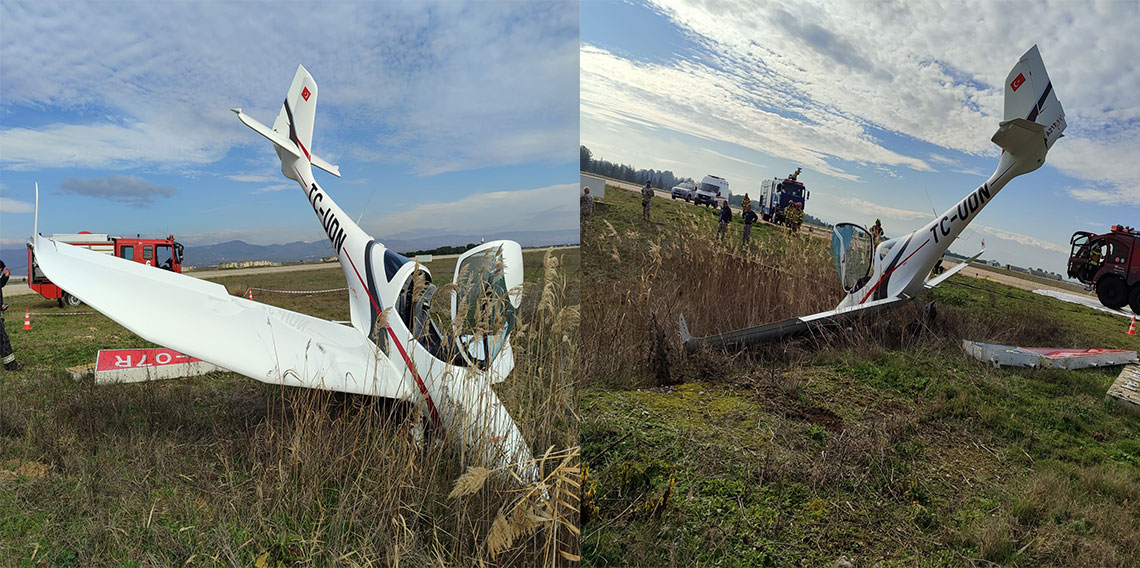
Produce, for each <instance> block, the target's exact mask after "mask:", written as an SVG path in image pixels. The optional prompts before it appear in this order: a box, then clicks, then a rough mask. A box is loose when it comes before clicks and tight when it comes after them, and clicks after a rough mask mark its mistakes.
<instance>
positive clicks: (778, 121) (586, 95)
mask: <svg viewBox="0 0 1140 568" xmlns="http://www.w3.org/2000/svg"><path fill="white" fill-rule="evenodd" d="M581 57H582V87H581V88H582V103H581V104H582V113H583V115H584V117H585V116H588V117H589V118H591V119H594V120H597V121H599V122H602V123H604V124H613V125H616V126H619V127H621V126H629V125H631V124H641V125H652V126H655V127H659V128H666V129H671V130H675V131H678V132H684V133H686V134H690V135H693V136H698V137H701V138H705V139H708V140H719V141H725V142H731V143H733V144H737V145H739V146H742V147H744V148H748V149H751V150H756V151H760V152H764V153H767V154H769V155H773V156H780V157H784V158H787V159H790V160H792V161H794V162H796V163H799V164H803V166H804V167H805V168H806V169H810V170H814V171H818V172H820V173H823V174H825V175H828V176H831V177H835V178H838V179H845V180H855V179H857V176H855V175H854V174H851V173H850V172H847V171H844V170H842V169H840V168H839V167H836V166H834V165H832V163H831V161H829V159H830V158H833V157H834V158H840V159H843V160H848V161H854V162H863V163H867V162H870V163H878V164H886V165H891V166H905V167H909V168H912V169H915V170H920V171H929V170H930V169H931V168H930V166H929V165H928V164H926V163H925V162H924V161H922V160H920V159H918V158H913V157H908V156H903V155H901V154H898V153H896V152H894V151H891V150H888V149H886V148H884V147H883V146H881V145H880V144H879V143H877V142H876V141H875V140H874V139H873V138H872V136H870V135H869V134H868V133H867V131H866V130H865V129H864V128H863V126H862V125H861V124H860V123H859V122H858V121H857V120H855V119H854V118H853V117H851V116H844V115H839V114H835V113H829V112H828V111H827V109H824V108H822V107H820V108H815V109H800V110H804V111H806V112H808V120H803V119H802V118H800V117H797V116H783V115H781V114H778V113H775V112H770V111H766V110H763V109H764V108H772V107H774V106H778V105H779V104H780V102H779V101H778V100H779V99H782V98H783V96H784V95H783V94H782V93H777V92H773V91H772V90H771V89H767V88H760V89H756V88H755V87H756V85H750V84H749V81H747V80H745V79H742V78H741V76H740V75H734V74H731V73H728V72H725V71H720V70H716V69H713V68H711V67H706V66H704V65H701V64H699V63H694V62H689V61H682V62H679V63H677V64H676V65H675V66H665V65H658V64H652V63H639V62H633V61H630V60H626V59H622V58H621V57H619V56H617V55H614V54H612V53H610V52H609V51H606V50H604V49H600V48H597V47H593V46H588V45H587V46H583V48H582V55H581ZM740 72H741V73H745V72H744V71H743V70H742V71H740Z"/></svg>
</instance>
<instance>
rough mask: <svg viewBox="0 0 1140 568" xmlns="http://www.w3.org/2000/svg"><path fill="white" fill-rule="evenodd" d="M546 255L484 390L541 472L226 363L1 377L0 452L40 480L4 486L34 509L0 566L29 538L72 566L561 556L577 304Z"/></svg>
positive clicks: (372, 405)
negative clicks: (159, 377)
mask: <svg viewBox="0 0 1140 568" xmlns="http://www.w3.org/2000/svg"><path fill="white" fill-rule="evenodd" d="M546 265H547V266H548V267H550V268H549V269H548V270H545V271H544V272H545V274H544V278H542V279H540V280H539V281H538V282H537V283H535V284H530V285H527V287H526V288H525V289H524V291H523V305H524V307H526V306H532V307H531V308H530V309H523V310H520V313H519V314H518V320H517V322H516V323H517V327H516V330H515V333H514V334H513V337H512V346H513V349H514V354H515V360H516V365H515V368H514V371H513V372H512V373H511V374H510V376H509V377H507V379H506V380H505V381H503V382H502V383H500V384H498V385H494V387H493V388H494V390H495V392H496V393H497V395H498V397H499V398H500V399H501V400H502V402H503V404H504V405H505V406H506V407H507V408H508V409H509V410H510V414H511V416H512V417H513V418H514V420H515V422H516V423H517V425H518V427H519V429H520V431H521V432H522V435H523V438H524V439H525V440H526V441H527V442H528V443H529V446H530V447H531V448H532V449H533V448H540V449H542V448H550V450H549V451H547V452H546V453H545V454H544V455H541V456H539V457H536V459H534V460H533V462H532V463H533V465H534V467H535V469H536V470H537V471H538V472H540V475H541V476H540V478H539V482H538V483H536V484H523V483H520V482H519V479H518V477H517V476H516V474H515V473H514V471H515V470H516V469H517V468H515V467H506V466H504V467H500V466H499V464H496V463H489V460H487V459H485V458H484V456H483V454H482V453H481V452H476V451H470V450H469V449H468V448H467V447H466V446H465V444H463V443H462V440H463V437H464V433H463V432H450V431H448V432H441V431H438V430H433V429H432V428H430V427H428V429H427V432H426V435H425V434H424V432H423V431H422V429H421V428H420V426H421V425H423V424H425V423H426V420H425V418H424V416H423V415H422V411H421V409H420V408H418V406H417V405H413V404H408V403H401V402H393V401H390V400H386V399H376V398H371V397H365V396H356V395H345V394H341V393H330V392H326V391H318V390H306V389H296V388H282V387H274V386H268V385H263V384H261V383H256V382H254V381H252V380H249V379H245V378H242V377H237V376H234V375H232V374H228V373H216V374H212V375H210V376H209V377H205V378H199V379H187V380H184V381H158V382H153V383H144V384H128V385H95V384H94V383H93V382H92V381H91V380H90V379H87V380H86V382H83V383H80V384H77V383H75V382H73V381H72V379H70V378H69V377H66V376H64V375H63V374H62V373H41V374H39V375H25V376H24V377H26V378H27V380H22V381H17V382H12V383H6V384H5V394H6V395H7V396H8V397H12V398H13V399H14V400H16V401H18V402H14V403H12V404H8V403H6V402H3V401H0V451H3V455H4V456H5V457H6V458H7V457H9V456H13V457H18V458H20V460H21V461H20V464H24V463H32V462H36V463H41V464H43V466H44V467H45V468H48V469H47V471H48V472H49V473H48V474H47V475H43V476H42V478H41V479H38V480H34V481H27V480H25V478H27V477H28V476H27V475H23V476H20V477H19V478H18V479H16V480H15V481H12V482H11V483H10V484H9V482H4V483H0V491H3V492H4V493H0V495H2V496H3V497H4V499H0V513H4V512H5V511H8V510H16V509H18V510H20V511H24V512H26V513H27V518H28V519H29V521H28V522H26V523H25V522H23V521H21V523H20V524H18V525H6V527H7V528H5V529H3V530H0V536H3V538H0V565H19V564H21V563H28V562H27V561H28V557H29V555H30V554H31V553H32V551H33V550H38V552H37V555H38V556H37V558H36V561H37V562H39V561H41V559H42V561H43V562H45V563H46V564H48V565H81V566H87V565H122V564H139V565H155V566H171V565H232V566H249V565H255V564H260V563H261V562H262V561H264V563H265V565H268V566H285V565H302V566H305V565H316V566H332V565H336V566H563V565H569V564H572V563H574V562H576V558H577V556H576V555H577V552H578V535H577V527H576V525H577V522H578V512H577V508H578V504H577V496H578V493H579V490H578V487H577V484H578V483H579V481H578V475H579V472H578V469H577V467H578V466H577V463H578V460H579V458H578V449H577V446H578V415H577V392H576V390H575V389H576V388H577V378H576V373H577V369H578V360H577V359H578V351H577V341H576V338H577V328H576V326H577V313H578V309H577V306H576V305H567V298H566V293H565V291H566V288H567V278H566V276H565V275H563V274H562V273H561V272H560V270H559V266H558V263H557V258H554V257H552V256H551V255H548V256H547V262H546ZM421 286H422V284H421ZM234 288H235V290H231V291H237V292H239V293H244V292H245V290H246V289H247V287H246V286H241V290H240V291H238V290H236V288H237V287H234ZM420 289H421V290H422V287H421V288H420ZM255 298H256V296H255ZM341 301H343V300H341ZM445 303H446V302H443V301H439V300H437V304H445ZM390 317H398V316H397V315H396V314H391V316H390ZM464 379H465V378H464V377H457V378H456V380H464ZM18 465H19V464H15V463H13V465H12V466H11V467H9V465H8V464H7V460H0V470H13V471H14V470H15V469H16V467H17V466H18ZM30 467H32V466H23V469H22V470H21V472H24V473H29V472H30V473H33V474H37V475H39V470H36V471H32V470H31V469H29V468H30ZM25 470H26V471H25ZM4 507H7V509H4ZM22 514H23V513H22ZM45 519H49V520H45ZM500 519H502V520H500ZM504 522H506V523H507V525H506V527H507V528H509V529H510V532H506V533H504V532H502V530H503V527H502V525H503V523H504ZM496 523H498V525H499V527H500V528H499V529H497V530H496V529H495V526H496ZM0 525H3V523H0ZM24 531H31V532H24ZM492 534H494V537H492ZM33 542H34V543H37V547H38V548H36V547H32V546H31V543H33ZM25 545H27V546H25Z"/></svg>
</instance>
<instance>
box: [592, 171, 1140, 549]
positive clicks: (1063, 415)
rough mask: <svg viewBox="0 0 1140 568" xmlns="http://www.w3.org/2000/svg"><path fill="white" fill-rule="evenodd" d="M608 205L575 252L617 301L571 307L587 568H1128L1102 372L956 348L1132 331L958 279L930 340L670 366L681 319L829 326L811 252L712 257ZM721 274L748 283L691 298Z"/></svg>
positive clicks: (1127, 461)
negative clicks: (985, 358) (1004, 359)
mask: <svg viewBox="0 0 1140 568" xmlns="http://www.w3.org/2000/svg"><path fill="white" fill-rule="evenodd" d="M606 201H608V202H610V203H609V206H608V207H606V208H603V209H601V210H600V211H599V212H598V214H596V215H595V217H594V218H593V219H591V220H590V221H589V222H588V223H586V224H584V225H583V235H582V238H583V248H584V251H583V254H584V255H585V257H584V263H583V277H584V281H586V282H602V281H604V279H612V280H614V282H615V283H614V284H613V285H612V286H599V285H595V286H587V287H586V288H585V289H584V295H583V314H584V315H583V318H584V319H583V352H584V360H583V369H584V373H585V376H586V379H585V380H586V383H585V386H584V391H583V394H582V403H581V404H582V410H581V413H582V451H583V458H584V460H585V461H586V462H587V463H588V465H589V477H588V481H587V495H588V497H589V502H587V503H584V505H583V506H584V509H585V511H586V513H587V515H588V522H587V524H585V526H584V527H583V544H582V547H583V555H584V557H585V563H586V564H587V565H593V566H631V565H632V566H673V565H676V566H688V565H702V566H764V565H769V566H790V565H809V566H827V565H834V564H835V562H836V561H837V559H838V558H839V557H840V556H846V557H847V558H849V559H851V560H853V561H855V562H856V563H857V565H858V566H873V565H878V564H877V563H879V562H882V565H884V566H896V565H897V566H914V565H919V566H945V565H957V566H974V565H987V564H990V563H993V564H997V565H1021V566H1073V565H1089V566H1092V565H1106V566H1134V565H1136V564H1137V563H1140V508H1137V507H1136V503H1137V499H1140V419H1137V417H1135V416H1133V415H1129V414H1127V413H1124V412H1122V411H1120V410H1118V409H1117V408H1116V407H1115V406H1113V405H1111V404H1107V403H1105V402H1104V393H1105V391H1106V390H1107V388H1108V386H1109V385H1110V384H1111V382H1112V381H1113V379H1114V378H1115V376H1116V373H1117V372H1118V371H1119V368H1114V369H1091V370H1081V371H1059V370H1030V369H1013V368H1003V369H993V368H991V367H988V366H986V365H983V364H981V363H979V362H978V361H976V360H973V359H971V358H969V357H967V356H966V355H965V354H964V353H963V352H962V350H961V347H960V345H961V340H962V339H971V340H981V341H993V342H999V343H1007V344H1017V345H1024V346H1059V347H1106V348H1107V347H1112V348H1124V349H1132V350H1136V349H1140V339H1138V338H1137V337H1130V336H1127V335H1126V334H1125V332H1126V330H1127V327H1128V322H1127V321H1126V320H1124V319H1122V318H1119V317H1116V316H1111V315H1108V314H1103V313H1100V312H1096V311H1094V310H1091V309H1087V308H1084V307H1081V306H1075V305H1071V304H1066V303H1063V302H1059V301H1056V300H1053V299H1050V298H1045V297H1042V296H1037V295H1034V294H1031V293H1027V292H1023V291H1019V290H1014V289H1011V288H1008V287H1005V286H1002V285H1000V284H997V283H994V282H989V281H984V280H974V279H970V278H965V277H960V276H956V277H953V278H952V279H951V280H950V281H948V282H947V283H945V284H944V285H943V286H941V287H939V288H938V289H936V290H935V291H933V293H932V295H931V296H932V299H934V300H936V306H937V308H938V316H937V317H936V318H935V319H934V320H932V321H921V319H920V318H919V312H918V311H917V310H915V309H913V308H911V307H907V308H904V309H902V310H899V311H898V312H897V313H892V314H890V315H888V316H884V317H882V318H881V320H880V321H879V322H876V323H875V324H873V325H870V326H860V325H857V326H854V327H852V328H849V329H846V330H841V331H839V332H837V333H833V334H831V335H829V336H827V338H825V339H824V340H822V341H816V342H812V341H810V340H806V339H800V340H794V341H787V342H782V343H779V344H776V345H773V346H769V347H766V348H758V349H754V350H752V351H751V352H749V353H730V354H718V353H697V354H693V355H689V356H686V355H684V354H682V353H681V352H680V350H679V349H678V348H677V347H678V343H679V342H678V340H677V330H676V321H675V319H676V314H677V313H684V314H685V316H686V318H687V319H689V320H690V322H692V323H691V324H690V325H691V327H692V328H693V331H694V333H697V334H699V335H700V334H707V333H712V332H714V331H724V330H726V329H731V328H732V327H734V326H735V327H739V326H741V325H752V324H758V323H763V322H765V321H773V320H777V319H780V318H782V317H788V316H790V315H797V314H803V313H810V312H811V311H815V310H821V309H828V308H830V307H832V306H834V305H835V303H836V302H837V301H838V299H839V295H838V294H837V293H835V292H829V291H827V290H828V289H830V288H837V286H833V281H834V275H833V274H831V273H830V271H831V269H830V268H829V267H828V266H826V260H825V257H826V255H825V253H823V252H821V250H822V249H823V247H825V246H826V243H825V242H824V241H822V240H821V239H814V240H809V239H806V238H804V237H802V236H796V237H790V236H787V235H785V234H783V233H781V232H779V231H777V230H775V228H767V227H766V228H764V235H763V237H762V238H761V239H760V242H759V243H757V244H756V245H755V246H753V247H751V248H749V249H743V248H741V247H739V246H738V245H736V244H734V243H729V244H725V245H719V244H708V243H707V241H708V236H709V235H711V234H712V233H713V225H712V223H713V219H712V212H711V211H704V210H702V209H697V208H694V207H692V206H691V205H687V204H684V203H681V202H673V203H670V202H669V201H668V200H655V202H654V207H655V209H654V222H653V223H651V224H648V225H647V224H645V223H643V222H642V221H641V219H640V215H641V211H640V204H639V203H638V201H637V197H636V196H634V195H632V194H629V193H627V192H624V191H621V190H617V189H615V188H611V189H610V191H607V193H606ZM736 223H737V227H738V226H739V220H737V221H736ZM611 227H612V229H611ZM736 235H737V237H736V238H737V240H739V233H738V232H737V233H736ZM676 243H684V244H676ZM725 267H736V269H739V271H741V272H744V273H745V274H746V275H745V276H742V277H740V278H739V279H737V280H732V281H731V282H727V284H723V285H717V282H718V281H709V282H707V283H706V284H699V283H697V284H694V282H700V281H699V280H695V279H696V278H699V277H700V275H702V274H706V273H716V274H718V275H720V278H721V280H724V279H726V278H729V277H730V276H731V274H732V272H731V270H729V269H726V268H725ZM824 280H826V281H824ZM821 281H824V282H823V283H822V286H823V287H820V286H821V284H820V282H821ZM771 289H776V290H777V292H774V293H769V290H771ZM738 290H744V291H743V292H738ZM928 299H931V298H928ZM615 305H621V306H622V307H623V309H622V310H621V311H620V312H617V311H614V310H612V309H610V307H612V306H615ZM742 312H748V313H742ZM698 315H699V317H698ZM631 321H633V322H635V323H636V325H630V324H629V322H631ZM612 329H618V330H620V333H611V332H610V330H612ZM591 337H603V338H605V340H604V341H603V342H601V343H600V344H598V343H592V340H591ZM663 368H665V371H667V372H663V371H662V369H663Z"/></svg>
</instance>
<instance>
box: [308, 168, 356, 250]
mask: <svg viewBox="0 0 1140 568" xmlns="http://www.w3.org/2000/svg"><path fill="white" fill-rule="evenodd" d="M324 200H325V194H324V193H322V192H321V188H319V187H317V184H315V183H314V184H313V185H311V186H309V203H311V204H312V205H313V211H316V212H317V218H319V219H320V220H321V226H322V227H324V228H325V234H327V235H328V237H329V241H330V242H332V245H333V249H335V250H336V254H337V256H339V255H340V249H341V247H342V246H344V240H345V239H346V238H348V235H347V234H345V232H344V228H343V227H341V226H340V221H339V220H338V219H337V218H336V216H335V215H333V210H332V208H329V209H325V208H324V207H321V206H320V205H318V204H319V203H320V202H322V201H324Z"/></svg>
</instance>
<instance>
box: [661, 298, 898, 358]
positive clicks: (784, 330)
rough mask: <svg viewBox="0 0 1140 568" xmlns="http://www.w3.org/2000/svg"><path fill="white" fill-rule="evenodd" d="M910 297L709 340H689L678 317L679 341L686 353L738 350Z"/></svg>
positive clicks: (786, 336)
mask: <svg viewBox="0 0 1140 568" xmlns="http://www.w3.org/2000/svg"><path fill="white" fill-rule="evenodd" d="M909 299H910V298H907V297H899V298H887V299H883V300H875V301H873V302H867V303H865V304H860V305H857V306H852V307H849V308H839V309H834V310H830V311H827V312H820V313H818V314H812V315H810V316H803V317H798V318H788V319H786V320H781V321H777V322H772V323H766V324H762V325H757V326H753V327H748V328H744V329H737V330H734V331H729V332H726V333H722V334H719V335H710V336H708V337H692V336H691V335H689V330H688V326H687V325H685V316H683V315H682V316H681V341H682V342H683V343H684V344H685V348H686V349H688V350H689V351H693V350H696V349H699V348H701V347H708V348H710V349H739V348H741V347H747V346H749V345H758V344H762V343H768V342H770V341H776V340H778V339H784V338H788V337H795V336H797V335H803V334H806V333H810V332H812V331H814V330H816V329H819V328H821V327H824V326H828V325H832V324H838V323H842V322H843V321H846V320H848V319H851V318H855V317H863V316H866V315H871V314H873V313H875V312H878V311H881V310H884V309H886V308H890V307H895V306H897V305H899V304H901V303H902V302H905V301H906V300H909Z"/></svg>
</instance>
